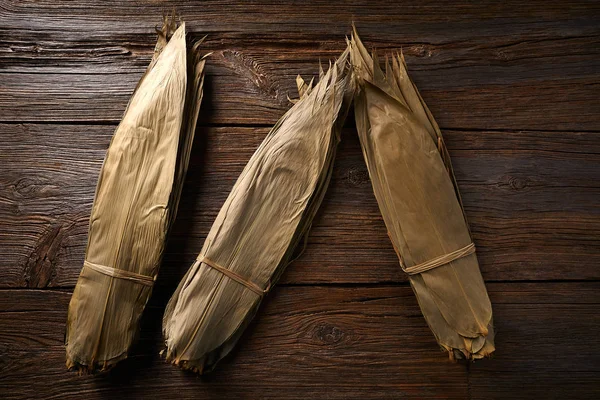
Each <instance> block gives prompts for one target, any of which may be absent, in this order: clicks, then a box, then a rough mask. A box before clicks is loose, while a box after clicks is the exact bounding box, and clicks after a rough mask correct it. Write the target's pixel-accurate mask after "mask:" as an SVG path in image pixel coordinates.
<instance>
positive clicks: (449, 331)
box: [350, 30, 494, 359]
mask: <svg viewBox="0 0 600 400" xmlns="http://www.w3.org/2000/svg"><path fill="white" fill-rule="evenodd" d="M350 54H351V56H350V57H351V61H352V66H353V70H354V72H355V79H356V86H357V90H356V92H355V97H354V110H355V118H356V126H357V130H358V134H359V137H360V142H361V147H362V150H363V155H364V158H365V161H366V163H367V168H368V171H369V175H370V177H371V181H372V184H373V190H374V192H375V197H376V198H377V202H378V204H379V208H380V210H381V213H382V216H383V219H384V221H385V224H386V226H387V229H388V234H389V236H390V239H391V240H392V243H393V245H394V248H395V250H396V252H397V254H398V257H399V259H400V263H401V265H402V267H403V269H404V270H405V271H407V272H408V273H409V279H410V283H411V285H412V288H413V290H414V291H415V294H416V295H417V299H418V301H419V305H420V307H421V311H422V312H423V315H424V316H425V319H426V320H427V322H428V324H429V326H430V328H431V330H432V331H433V333H434V335H435V337H436V339H437V341H438V343H439V344H440V346H441V347H442V348H443V349H445V350H446V351H448V352H449V354H450V357H451V358H467V359H476V358H481V357H484V356H487V355H489V354H491V353H492V352H493V351H494V343H493V340H494V334H493V327H492V307H491V304H490V301H489V298H488V295H487V291H486V288H485V284H484V282H483V279H482V277H481V273H480V271H479V264H478V262H477V256H476V255H475V253H474V252H473V250H474V245H472V239H471V236H470V232H469V227H468V223H467V220H466V217H465V214H464V210H463V207H462V202H461V199H460V194H459V192H458V185H457V184H456V180H455V179H454V173H453V172H452V165H451V163H450V157H449V155H448V151H447V149H446V146H445V145H444V140H443V138H442V134H441V132H440V129H439V127H438V125H437V124H436V122H435V120H434V119H433V116H432V115H431V113H430V111H429V110H428V108H427V106H426V105H425V103H424V102H423V100H422V98H421V96H420V94H419V92H418V91H417V89H416V87H415V85H414V83H413V82H412V81H411V80H410V78H409V77H408V74H407V70H406V64H405V62H404V58H403V57H402V56H401V55H398V56H395V57H393V58H392V61H391V63H390V62H389V61H388V62H386V72H385V73H384V72H383V71H382V70H381V69H380V67H379V62H378V60H377V59H376V57H374V56H373V57H372V56H371V55H369V53H368V51H367V50H366V48H365V47H364V45H363V44H362V42H361V41H360V39H359V37H358V34H357V33H356V30H354V33H353V35H352V40H351V52H350Z"/></svg>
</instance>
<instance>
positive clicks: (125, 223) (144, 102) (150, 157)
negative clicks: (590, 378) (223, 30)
mask: <svg viewBox="0 0 600 400" xmlns="http://www.w3.org/2000/svg"><path fill="white" fill-rule="evenodd" d="M198 45H199V42H198V43H197V44H196V45H195V46H194V47H193V48H192V50H191V51H190V52H189V54H187V53H188V51H187V50H186V41H185V24H183V23H182V24H181V26H179V28H177V26H176V24H175V22H174V20H171V21H167V20H165V24H164V25H163V29H162V31H159V38H158V41H157V44H156V47H155V52H154V57H153V59H152V61H151V63H150V66H149V67H148V69H147V71H146V73H145V74H144V76H143V77H142V79H141V80H140V82H139V83H138V86H137V88H136V90H135V92H134V94H133V96H132V98H131V100H130V102H129V105H128V106H127V110H126V111H125V114H124V116H123V119H122V121H121V123H120V124H119V126H118V128H117V129H116V131H115V133H114V136H113V138H112V140H111V143H110V147H109V148H108V151H107V154H106V158H105V160H104V165H103V167H102V170H101V172H100V178H99V180H98V186H97V188H96V197H95V200H94V205H93V207H92V213H91V217H90V227H89V236H88V244H87V249H86V253H85V261H84V264H83V269H82V271H81V274H80V276H79V280H78V281H77V286H76V287H75V291H74V292H73V297H72V298H71V302H70V304H69V314H68V321H67V332H66V338H65V342H66V352H67V367H68V368H70V369H71V368H74V369H78V370H80V371H94V370H95V369H97V368H99V369H108V368H110V367H111V366H113V365H114V364H116V363H117V362H118V361H120V360H122V359H124V358H126V357H127V352H128V350H129V348H130V346H131V344H132V342H133V340H134V337H135V335H136V333H137V330H138V323H139V320H140V317H141V315H142V312H143V311H144V307H145V306H146V302H147V301H148V298H149V297H150V293H151V291H152V286H153V284H154V281H155V280H156V276H157V274H158V268H159V265H160V262H161V258H162V255H163V251H164V248H165V239H166V235H167V232H168V231H169V227H170V225H171V224H172V222H173V220H174V218H175V214H176V211H177V205H178V203H179V197H180V193H181V188H182V185H183V180H184V176H185V173H186V170H187V165H188V161H189V158H190V150H191V147H192V141H193V138H194V131H195V128H196V120H197V116H198V111H199V107H200V102H201V100H202V85H203V79H204V59H203V58H202V57H200V55H199V52H198Z"/></svg>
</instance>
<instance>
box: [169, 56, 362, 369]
mask: <svg viewBox="0 0 600 400" xmlns="http://www.w3.org/2000/svg"><path fill="white" fill-rule="evenodd" d="M350 78H351V75H350V73H349V68H348V50H346V51H345V52H344V53H343V54H342V56H341V57H340V58H339V60H337V62H336V63H335V64H334V65H333V66H331V67H330V68H329V70H328V71H327V73H323V74H322V75H321V78H320V81H319V83H318V84H317V85H316V86H314V87H311V86H312V85H311V84H308V85H307V84H305V83H304V81H303V80H302V79H299V80H298V85H299V88H300V94H301V98H300V99H299V100H298V102H297V103H296V104H295V105H294V106H293V107H292V108H291V109H290V110H289V111H288V112H287V113H286V114H285V115H284V116H283V117H282V118H281V119H280V120H279V121H278V122H277V124H276V125H275V126H274V127H273V129H272V130H271V131H270V133H269V134H268V135H267V137H266V138H265V140H264V141H263V143H262V144H261V145H260V147H259V148H258V149H257V150H256V152H255V153H254V155H253V156H252V158H251V159H250V161H249V162H248V164H247V165H246V167H245V168H244V170H243V171H242V173H241V175H240V177H239V178H238V180H237V182H236V183H235V185H234V187H233V189H232V191H231V193H230V195H229V197H228V198H227V200H226V201H225V204H224V205H223V207H222V208H221V211H220V212H219V214H218V216H217V218H216V220H215V222H214V224H213V226H212V228H211V230H210V232H209V234H208V237H207V238H206V241H205V243H204V246H203V248H202V252H201V254H200V256H199V257H198V259H197V261H196V262H195V263H194V264H193V265H192V266H191V268H190V269H189V271H188V272H187V274H186V275H185V277H184V278H183V279H182V281H181V283H180V284H179V287H178V288H177V290H176V292H175V294H174V295H173V297H172V298H171V300H170V301H169V304H168V305H167V309H166V311H165V315H164V320H163V333H164V336H165V342H166V347H167V349H166V356H167V359H168V360H170V361H171V362H172V363H174V364H177V365H180V366H181V367H183V368H186V369H193V370H195V371H197V372H200V373H203V372H207V371H210V370H211V369H212V368H213V367H214V366H215V364H216V363H217V362H218V361H219V360H220V359H221V358H222V357H224V356H225V355H226V354H227V353H229V352H230V351H231V349H232V348H233V346H234V345H235V343H236V342H237V341H238V339H239V337H240V335H241V334H242V332H243V331H244V329H245V328H246V326H247V325H248V323H249V322H250V320H251V319H252V318H253V316H254V314H255V313H256V310H257V309H258V306H259V305H260V303H261V300H262V299H263V296H264V294H266V292H268V291H269V289H271V288H272V287H273V285H274V284H275V283H276V282H277V280H278V278H279V276H280V275H281V273H282V272H283V270H284V268H285V267H286V266H287V265H288V264H289V263H290V259H291V257H292V254H293V251H294V249H295V248H296V246H297V244H298V243H299V242H300V240H301V239H302V237H304V236H305V235H306V234H307V232H308V229H309V227H310V224H311V221H312V219H313V217H314V215H315V213H316V211H317V208H318V207H319V205H320V203H321V200H322V199H323V195H324V193H325V190H326V188H327V185H328V183H329V180H330V177H331V170H332V166H333V158H334V154H335V149H336V146H337V143H338V141H339V134H340V129H341V124H342V123H343V120H344V118H345V116H346V113H347V110H348V107H349V103H350V100H351V97H352V89H351V83H352V82H351V79H350Z"/></svg>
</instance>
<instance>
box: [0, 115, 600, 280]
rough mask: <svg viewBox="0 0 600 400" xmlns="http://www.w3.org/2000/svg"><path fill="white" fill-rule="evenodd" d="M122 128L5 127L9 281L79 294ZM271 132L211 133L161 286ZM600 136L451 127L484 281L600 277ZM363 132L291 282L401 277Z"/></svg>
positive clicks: (1, 206)
mask: <svg viewBox="0 0 600 400" xmlns="http://www.w3.org/2000/svg"><path fill="white" fill-rule="evenodd" d="M113 129H114V126H95V125H81V126H79V125H78V126H73V125H35V124H33V125H32V124H24V125H20V124H19V125H15V124H9V125H0V131H2V132H3V140H2V141H1V142H0V226H2V229H0V286H2V287H24V286H29V287H46V286H49V287H73V286H74V284H75V282H76V279H77V276H78V274H79V270H80V268H81V264H82V261H83V254H84V251H85V244H86V237H87V224H88V217H89V211H90V207H91V204H92V201H93V196H94V191H95V185H96V179H97V175H98V171H99V169H100V167H101V164H102V160H103V158H104V153H105V151H106V148H107V147H108V143H109V141H110V137H111V135H112V132H113ZM267 131H268V129H267V128H241V127H232V128H199V129H198V132H197V136H196V137H197V142H196V143H195V146H194V149H193V153H192V160H191V165H190V170H189V174H188V177H187V181H186V184H185V186H184V194H183V197H182V202H181V205H180V210H179V215H178V219H177V222H176V225H175V227H174V230H173V232H172V234H171V235H170V242H169V246H168V249H167V254H166V257H165V262H164V265H163V268H162V270H161V276H160V279H159V284H161V285H162V284H165V285H174V284H176V283H177V282H178V281H179V279H180V278H181V276H182V275H183V274H184V272H185V271H186V270H187V268H188V266H189V265H190V264H191V262H192V261H193V259H194V257H195V256H196V255H197V254H198V252H199V251H200V249H201V246H202V243H203V240H204V237H205V235H206V234H207V233H208V230H209V229H210V226H211V225H212V222H213V220H214V218H215V216H216V214H217V212H218V210H219V209H220V207H221V205H222V203H223V201H224V200H225V198H226V197H227V195H228V194H229V191H230V189H231V187H232V186H233V184H234V182H235V180H236V179H237V177H238V175H239V173H240V172H241V170H242V169H243V167H244V166H245V164H246V162H247V160H248V159H249V158H250V156H251V155H252V153H253V152H254V150H255V149H256V147H257V146H258V145H259V143H260V142H261V141H262V139H263V138H264V136H265V134H266V133H267ZM599 136H600V133H573V132H526V131H519V132H517V131H515V132H493V131H482V132H471V131H447V132H446V137H447V142H448V146H449V148H450V151H451V155H452V157H453V162H454V166H455V168H456V174H457V178H458V181H459V184H460V187H461V192H462V194H463V198H464V202H465V206H466V210H467V214H468V217H469V219H470V222H471V226H472V230H473V234H474V238H475V243H476V244H477V246H478V251H479V255H480V261H481V266H482V271H483V273H484V277H485V278H486V279H488V280H527V279H534V280H545V279H593V278H596V279H597V278H599V277H600V275H599V271H598V269H597V268H596V266H597V265H598V263H599V262H600V241H599V238H600V235H599V234H598V232H599V231H600V212H599V211H600V210H599V209H598V208H597V200H598V196H599V195H600V182H599V181H598V176H600V140H598V139H599ZM404 280H405V277H404V276H403V274H402V272H401V271H400V269H399V266H398V261H397V259H396V256H395V254H394V252H393V249H392V247H391V245H390V243H389V239H388V238H387V235H386V229H385V226H384V224H383V222H382V219H381V216H380V214H379V210H378V207H377V203H376V201H375V198H374V196H373V193H372V189H371V184H370V182H369V179H368V173H367V171H366V167H365V165H364V161H363V159H362V154H361V152H360V146H359V143H358V138H357V135H356V132H355V131H354V130H353V129H348V130H346V131H344V134H343V139H342V143H341V145H340V147H339V151H338V154H337V159H336V163H335V168H334V175H333V179H332V182H331V185H330V188H329V190H328V193H327V194H326V197H325V201H324V204H323V205H322V208H321V210H320V212H319V214H318V216H317V218H316V220H315V223H314V226H313V229H312V231H311V235H310V238H309V242H308V247H307V250H306V252H305V254H304V255H303V256H302V257H301V258H300V259H299V260H298V261H297V262H295V263H294V264H293V265H292V266H290V268H289V269H288V271H287V273H286V274H285V275H284V277H283V281H282V282H284V283H311V282H313V283H314V282H321V283H325V282H365V283H367V282H371V283H373V282H398V281H404Z"/></svg>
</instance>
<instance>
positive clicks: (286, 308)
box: [0, 0, 600, 400]
mask: <svg viewBox="0 0 600 400" xmlns="http://www.w3.org/2000/svg"><path fill="white" fill-rule="evenodd" d="M174 7H175V8H176V9H177V10H178V12H179V13H180V14H181V15H182V17H183V19H185V21H186V23H187V28H188V31H189V32H190V36H191V37H192V38H199V37H201V36H203V35H204V34H208V38H207V41H206V43H205V49H206V51H207V52H208V51H212V52H213V55H212V56H211V57H210V59H209V62H208V64H207V65H208V68H207V79H206V86H205V101H204V103H203V106H202V111H201V115H200V121H199V125H200V128H199V129H198V130H197V133H196V142H195V146H194V149H193V153H192V160H191V166H190V170H189V173H188V176H187V181H186V184H185V186H184V193H183V197H182V202H181V205H180V209H179V214H178V218H177V221H176V224H175V226H174V229H173V232H172V234H171V235H170V240H169V244H168V248H167V253H166V255H165V259H164V262H163V266H162V269H161V274H160V276H159V280H158V282H157V286H156V288H155V290H154V294H153V297H152V298H151V300H150V304H149V306H148V308H147V312H146V313H145V316H144V319H143V323H142V328H141V332H140V340H139V342H138V345H137V346H136V347H135V348H134V349H133V352H132V357H131V358H130V359H129V360H128V361H126V362H125V363H124V364H122V365H120V366H118V367H117V369H116V370H114V371H113V372H112V373H110V374H107V375H103V376H93V377H79V376H77V375H75V374H73V373H68V372H67V371H65V369H64V347H63V337H64V327H65V319H66V310H67V305H68V302H69V299H70V296H71V290H72V288H73V286H74V284H75V282H76V279H77V276H78V274H79V271H80V269H81V264H82V261H83V253H84V249H85V243H86V239H87V225H88V218H89V212H90V207H91V204H92V201H93V196H94V189H95V185H96V180H97V176H98V172H99V169H100V166H101V164H102V160H103V158H104V154H105V151H106V148H107V147H108V143H109V141H110V138H111V135H112V133H113V131H114V129H115V126H116V124H117V123H118V121H119V119H120V118H121V115H122V113H123V110H124V108H125V105H126V103H127V101H128V100H129V97H130V95H131V92H132V90H133V88H134V86H135V85H136V83H137V81H138V80H139V78H140V76H141V75H142V73H143V71H144V69H145V67H146V65H147V64H148V62H149V60H150V58H151V55H152V49H153V46H154V42H155V39H156V34H155V31H154V27H155V26H156V25H158V24H159V23H160V19H161V16H162V14H163V13H164V12H165V11H166V12H170V11H171V10H172V9H173V8H174ZM352 21H354V22H355V23H356V25H357V27H358V29H359V32H360V34H361V37H362V38H363V40H364V41H365V43H366V44H367V46H368V47H370V48H376V49H377V51H378V53H379V54H380V55H381V56H384V55H385V54H391V53H392V52H395V51H398V50H399V49H400V48H401V49H402V51H403V53H404V55H405V56H406V59H407V63H408V67H409V70H410V73H411V76H412V77H413V78H414V80H415V81H416V84H417V85H418V87H419V88H420V89H421V92H422V94H423V97H424V99H425V101H426V102H427V104H428V105H429V107H430V108H431V110H432V112H433V114H434V115H435V117H436V119H437V121H438V122H439V124H440V125H441V126H442V128H443V133H444V135H445V137H446V141H447V144H448V147H449V149H450V153H451V156H452V160H453V164H454V167H455V169H456V175H457V178H458V182H459V185H460V189H461V193H462V195H463V199H464V202H465V207H466V211H467V214H468V217H469V220H470V223H471V228H472V231H473V236H474V239H475V243H476V245H477V249H478V255H479V260H480V264H481V269H482V272H483V275H484V278H485V279H486V281H487V282H488V290H489V293H490V297H491V300H492V304H493V308H494V316H495V326H496V330H497V333H498V335H497V338H496V343H497V353H496V355H495V357H494V358H493V359H492V360H485V361H482V362H477V363H475V364H473V365H471V366H470V367H469V368H467V367H466V366H465V365H463V364H452V363H450V362H448V361H447V360H446V359H445V357H444V355H443V353H440V352H438V351H437V346H436V344H435V340H434V339H433V337H432V336H431V332H430V331H429V329H428V328H427V326H426V324H425V322H424V320H423V318H422V316H421V314H420V311H419V309H418V307H417V304H416V301H415V298H414V295H413V293H412V291H411V290H410V288H409V287H408V286H407V283H406V280H405V277H404V275H403V274H402V272H401V271H400V268H399V266H398V261H397V258H396V256H395V254H394V251H393V249H392V248H391V245H390V243H389V239H388V238H387V235H386V229H385V226H384V224H383V221H382V219H381V216H380V213H379V210H378V208H377V203H376V201H375V199H374V197H373V194H372V189H371V185H370V182H369V179H368V173H367V170H366V168H365V165H364V161H363V159H362V155H361V153H360V146H359V144H358V139H357V136H356V132H355V130H354V128H353V123H352V119H353V117H352V116H349V122H348V124H347V126H348V129H346V130H345V131H344V133H343V140H342V143H341V144H340V147H339V149H338V155H337V158H336V162H335V169H334V176H333V179H332V182H331V185H330V188H329V190H328V192H327V194H326V197H325V200H324V203H323V205H322V207H321V209H320V211H319V214H318V215H317V218H316V219H315V223H314V225H313V229H312V231H311V235H310V237H309V239H308V244H307V249H306V252H305V253H304V254H303V255H302V256H301V257H300V258H299V259H298V261H296V262H295V263H293V264H292V265H291V266H290V267H289V268H288V270H287V272H286V273H285V274H284V276H283V278H282V280H281V284H280V285H278V286H277V287H276V288H275V290H274V292H273V293H272V294H271V295H269V297H268V298H267V300H266V304H265V305H264V306H263V307H262V308H261V310H260V311H259V314H258V316H257V318H256V320H255V321H254V323H253V324H252V325H251V327H250V329H249V330H248V331H247V333H246V335H245V337H244V338H243V339H242V341H241V343H240V346H239V348H238V349H237V350H236V351H235V352H234V354H233V355H232V357H229V358H228V359H226V360H225V361H224V362H223V363H222V364H221V365H220V366H219V368H218V369H217V371H215V373H214V374H213V375H210V376H208V377H206V378H197V377H196V376H194V375H191V374H187V373H184V372H182V371H180V370H178V369H177V368H174V367H171V366H170V365H167V364H165V363H164V362H163V361H161V360H160V358H159V356H158V355H157V354H158V352H159V351H160V350H161V349H162V344H161V335H160V318H161V317H162V313H163V310H164V306H165V304H166V302H167V300H168V299H169V297H170V296H171V294H172V293H173V290H174V288H175V286H176V285H177V284H178V283H179V280H180V278H181V277H182V276H183V274H184V273H185V271H186V270H187V268H188V267H189V265H190V264H191V262H192V260H193V259H194V258H195V256H196V255H197V253H198V252H199V250H200V248H201V246H202V243H203V240H204V237H205V235H206V234H207V232H208V230H209V229H210V226H211V224H212V222H213V220H214V218H215V216H216V214H217V212H218V210H219V208H220V206H221V204H222V203H223V201H224V200H225V198H226V196H227V195H228V193H229V191H230V189H231V187H232V186H233V183H234V182H235V180H236V179H237V176H238V175H239V173H240V171H241V170H242V169H243V167H244V165H245V164H246V162H247V160H248V159H249V158H250V156H251V154H252V153H253V152H254V150H255V148H256V147H257V146H258V145H259V143H260V142H261V141H262V139H263V138H264V136H265V134H266V133H267V131H268V129H269V127H270V126H271V125H272V124H273V123H274V122H275V121H276V120H277V119H278V118H279V117H280V116H281V115H282V113H283V112H284V111H285V110H287V109H288V108H289V106H290V104H289V102H288V96H289V97H292V98H293V97H295V96H296V90H295V87H294V79H295V77H296V75H297V74H302V75H303V76H310V75H314V74H316V73H317V72H318V66H319V62H320V61H322V62H327V61H328V60H330V59H332V58H334V57H336V56H337V55H338V54H339V53H340V52H341V50H342V49H343V47H344V36H345V35H347V34H349V32H350V26H351V23H352ZM599 85H600V3H599V2H597V1H585V0H573V1H568V2H565V1H558V0H548V1H543V2H542V1H534V2H523V1H516V0H507V1H503V2H496V1H491V0H483V1H478V2H474V1H473V2H472V1H460V2H452V3H451V4H450V3H443V2H439V1H434V0H406V1H402V2H401V3H398V2H390V1H384V0H373V1H369V2H361V1H354V0H348V1H341V2H340V1H338V2H330V1H325V0H316V1H311V2H301V1H293V2H280V1H267V0H259V1H253V2H238V1H234V0H214V1H210V2H207V1H203V2H198V1H185V2H184V1H180V0H174V1H151V0H141V1H137V0H136V1H107V2H95V1H90V0H81V1H78V2H65V1H49V0H41V1H39V0H36V1H32V0H23V1H16V0H0V135H1V137H0V139H1V140H0V398H3V399H4V398H6V399H29V398H41V399H51V398H65V399H79V398H81V397H85V398H90V399H105V398H110V399H113V398H149V399H150V398H175V397H177V398H183V399H185V398H206V399H222V398H249V399H257V398H261V399H295V398H303V399H305V398H330V399H354V398H361V399H362V398H364V399H397V398H418V399H434V398H435V399H439V398H446V399H465V398H467V399H489V398H493V399H504V398H506V399H561V400H562V399H565V398H568V399H579V398H581V399H589V398H598V397H600V368H599V365H600V359H599V358H598V355H599V354H600V342H599V340H598V336H597V335H596V332H597V331H598V329H600V320H599V317H598V315H597V314H598V313H597V309H598V303H599V302H600V297H599V293H600V286H599V279H600V272H599V270H598V267H597V266H598V265H600V208H599V207H598V199H599V198H600V137H599V135H600V118H599V117H598V115H600V100H599V99H600V98H599V97H598V89H599ZM39 289H46V290H39Z"/></svg>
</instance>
